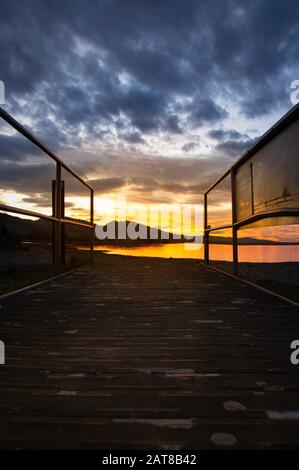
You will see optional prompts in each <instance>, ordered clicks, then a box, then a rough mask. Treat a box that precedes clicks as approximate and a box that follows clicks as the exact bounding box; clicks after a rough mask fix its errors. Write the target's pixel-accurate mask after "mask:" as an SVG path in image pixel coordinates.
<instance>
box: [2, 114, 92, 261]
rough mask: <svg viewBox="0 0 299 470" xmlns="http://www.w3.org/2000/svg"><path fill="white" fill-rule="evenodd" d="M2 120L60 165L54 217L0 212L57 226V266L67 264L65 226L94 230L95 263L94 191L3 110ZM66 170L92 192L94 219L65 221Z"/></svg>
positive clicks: (23, 211) (8, 209) (14, 209)
mask: <svg viewBox="0 0 299 470" xmlns="http://www.w3.org/2000/svg"><path fill="white" fill-rule="evenodd" d="M0 117H1V118H2V119H3V120H4V121H6V122H7V123H8V124H9V125H10V126H11V127H13V128H14V129H15V130H16V131H17V132H19V133H20V134H22V135H23V136H24V137H25V138H26V139H27V140H29V141H30V142H31V143H33V144H34V145H35V146H36V147H38V148H39V149H40V150H41V151H42V152H43V153H45V154H46V155H48V156H49V157H50V158H52V160H54V161H55V162H56V179H55V180H54V181H53V183H52V208H53V215H52V216H50V215H46V214H42V213H40V212H35V211H31V210H28V209H22V208H18V207H14V206H9V205H6V204H0V210H1V211H5V212H11V213H15V214H21V215H27V216H30V217H37V218H40V219H45V220H48V221H50V222H52V223H53V236H52V242H53V262H54V263H55V264H64V261H65V240H64V229H63V228H64V225H65V224H69V225H75V226H80V227H84V228H88V229H89V230H90V254H91V260H92V259H93V244H94V190H93V188H92V186H90V185H89V184H88V183H87V182H86V181H85V180H84V179H83V178H82V177H81V176H80V175H78V173H77V172H75V171H74V170H73V169H72V168H70V167H69V166H68V165H67V164H66V163H64V162H63V161H62V160H61V159H60V158H59V157H58V156H57V155H56V154H55V153H54V152H52V151H51V150H49V149H48V148H47V147H46V146H45V145H44V144H43V143H42V142H40V141H39V140H38V139H37V138H36V137H35V136H34V135H33V134H31V132H29V131H28V130H27V129H26V128H25V127H24V126H22V125H21V124H20V123H19V122H18V121H17V120H16V119H14V118H13V117H12V116H11V115H10V114H8V113H7V112H6V111H4V109H3V108H1V107H0ZM62 168H63V169H64V170H66V171H67V172H68V173H70V174H71V175H72V176H73V177H74V178H76V179H77V180H78V181H79V182H80V183H82V184H83V185H84V186H86V187H87V188H88V189H89V191H90V220H89V222H88V221H83V220H82V221H78V220H75V219H72V218H65V216H64V182H63V181H62V179H61V169H62Z"/></svg>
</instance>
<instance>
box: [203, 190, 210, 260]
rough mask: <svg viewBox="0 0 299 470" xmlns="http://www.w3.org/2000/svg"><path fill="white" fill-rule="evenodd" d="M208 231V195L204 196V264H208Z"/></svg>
mask: <svg viewBox="0 0 299 470" xmlns="http://www.w3.org/2000/svg"><path fill="white" fill-rule="evenodd" d="M207 229H208V193H205V194H204V236H203V239H204V250H205V263H206V264H209V232H208V231H207Z"/></svg>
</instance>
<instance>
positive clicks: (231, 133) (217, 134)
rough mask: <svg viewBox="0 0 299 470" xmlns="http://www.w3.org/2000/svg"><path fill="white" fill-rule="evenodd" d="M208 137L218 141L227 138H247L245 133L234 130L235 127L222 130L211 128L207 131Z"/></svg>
mask: <svg viewBox="0 0 299 470" xmlns="http://www.w3.org/2000/svg"><path fill="white" fill-rule="evenodd" d="M208 135H209V137H211V138H212V139H214V140H218V141H220V142H222V141H224V140H228V139H235V140H237V139H245V138H246V139H248V135H247V134H241V132H239V131H237V130H235V129H228V130H223V129H212V130H211V131H209V133H208Z"/></svg>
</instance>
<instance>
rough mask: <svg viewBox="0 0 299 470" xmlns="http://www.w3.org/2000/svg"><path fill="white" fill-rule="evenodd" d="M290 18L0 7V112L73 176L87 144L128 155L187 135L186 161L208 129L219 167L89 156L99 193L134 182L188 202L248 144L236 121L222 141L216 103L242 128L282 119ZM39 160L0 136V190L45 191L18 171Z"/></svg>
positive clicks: (279, 8) (244, 8)
mask: <svg viewBox="0 0 299 470" xmlns="http://www.w3.org/2000/svg"><path fill="white" fill-rule="evenodd" d="M298 17H299V3H298V2H297V1H296V0H289V1H288V2H283V1H281V0H273V1H271V2H269V1H266V0H252V1H250V2H245V1H237V0H229V1H227V2H223V1H221V0H203V1H200V2H199V1H197V0H188V1H187V2H183V1H179V0H164V1H160V2H158V1H156V0H109V1H107V0H101V1H96V0H89V1H88V2H85V3H84V4H83V3H82V2H81V1H79V0H64V1H63V2H61V1H58V0H53V1H52V2H46V1H41V0H31V1H30V2H8V1H5V0H2V2H1V17H0V55H1V72H0V73H1V76H0V79H1V80H3V81H4V82H5V85H6V99H7V104H6V109H7V110H8V111H10V112H11V113H12V114H13V115H16V116H19V115H20V116H23V117H24V116H26V121H25V122H26V123H27V122H28V123H30V125H29V124H28V125H29V127H32V129H33V131H34V132H35V133H36V134H37V135H38V136H39V137H40V138H41V139H42V140H43V141H44V142H45V144H46V145H49V146H50V147H51V148H53V150H55V151H57V152H59V153H61V156H62V157H64V155H65V153H68V154H71V152H72V151H74V152H75V151H78V152H81V153H82V155H85V157H84V158H83V157H82V159H81V160H80V165H79V166H80V169H81V170H83V172H85V171H86V172H88V169H89V168H91V161H90V160H88V158H89V157H88V155H87V152H85V149H86V148H88V147H89V146H90V145H92V142H93V140H94V139H97V145H98V141H100V142H101V144H103V142H108V144H109V145H110V147H111V146H113V145H115V146H116V142H117V143H120V144H121V145H123V146H124V147H133V146H128V145H125V143H131V144H144V142H148V143H149V142H151V140H150V139H151V137H152V135H154V136H159V137H160V138H161V141H163V142H170V141H172V139H173V140H175V139H178V138H181V139H182V136H185V135H186V138H185V140H187V142H186V144H184V145H183V146H182V150H183V151H184V152H188V151H190V150H192V148H194V147H193V142H192V141H191V139H192V137H191V138H190V137H189V136H188V135H187V134H188V133H189V134H190V133H194V131H196V129H199V131H200V128H203V129H205V127H207V129H211V127H214V129H213V130H211V131H210V132H209V137H210V138H212V139H214V140H215V144H216V147H215V153H216V154H217V155H218V156H219V154H221V156H222V157H221V159H219V158H218V159H217V158H213V157H215V155H214V156H213V155H211V156H210V160H209V159H208V158H196V159H191V158H189V157H188V156H184V158H182V159H181V161H180V160H178V159H175V158H172V157H169V158H164V157H160V156H159V155H157V154H158V153H162V151H161V152H160V149H158V150H157V149H155V151H156V154H155V156H154V157H153V156H149V154H147V153H146V152H148V153H149V152H150V150H151V149H150V148H149V147H150V145H148V146H145V145H144V146H141V145H140V146H138V148H139V149H141V150H142V151H141V150H140V152H139V154H138V155H137V156H136V155H135V154H134V155H133V156H130V155H129V154H127V153H125V152H124V154H122V155H120V154H119V153H116V155H113V152H112V150H111V151H110V152H107V155H106V154H105V153H103V152H102V150H103V149H102V148H99V151H98V154H97V159H98V161H97V162H95V168H96V169H97V171H98V174H100V175H101V178H100V179H98V178H95V179H96V181H94V183H95V185H96V189H97V191H98V193H103V192H105V191H106V192H108V191H113V190H118V189H120V188H122V187H124V186H125V185H130V184H132V185H133V186H134V185H136V180H135V179H136V178H137V177H142V178H144V184H142V183H140V186H138V185H137V186H138V187H137V186H136V191H139V189H138V188H139V187H140V188H144V191H146V190H149V188H150V187H152V188H153V189H152V191H153V193H154V192H155V188H160V190H161V189H163V190H165V191H168V190H170V188H171V187H172V191H173V192H176V189H178V188H181V190H182V191H187V192H188V191H189V190H188V188H193V189H194V191H196V192H197V190H198V189H199V187H204V185H205V184H206V183H207V182H208V180H211V179H213V176H214V174H219V173H220V172H221V170H222V168H224V167H225V166H226V165H227V164H228V163H229V160H230V157H233V156H238V155H240V154H241V153H242V152H243V151H244V150H246V149H247V148H249V147H250V146H251V145H252V143H253V142H254V140H253V139H251V138H249V137H248V136H247V135H246V134H241V133H240V132H239V130H238V122H237V121H236V129H230V130H223V128H224V127H225V125H224V124H223V121H225V119H226V117H227V116H228V115H229V112H230V109H229V106H228V107H226V105H224V103H232V106H234V107H236V108H238V107H240V112H241V114H242V115H244V116H246V117H248V118H256V117H259V116H264V115H265V116H267V115H270V114H271V113H272V112H274V111H275V112H276V111H279V112H281V111H282V110H287V109H288V108H289V107H290V102H289V85H290V82H291V80H293V79H295V78H297V75H298V73H299V70H298V55H299V43H298V40H297V39H298V34H299V22H298ZM188 140H190V142H188ZM103 145H104V144H103ZM179 145H180V146H181V145H182V144H181V143H179ZM136 147H137V145H136ZM106 148H107V147H106ZM104 150H105V149H104ZM37 152H38V151H37V150H36V149H34V147H33V146H31V145H30V144H27V143H24V142H21V140H20V139H19V138H17V137H16V136H11V137H8V136H5V135H1V138H0V158H1V167H0V184H1V187H2V188H9V187H10V188H15V189H16V190H19V191H22V192H23V193H24V192H25V193H26V194H27V192H28V191H29V190H30V188H32V186H34V189H33V188H32V192H34V194H35V193H36V194H38V192H39V191H40V192H42V191H46V189H45V188H49V184H50V181H51V178H52V177H53V175H52V169H51V168H50V166H49V167H48V166H47V165H46V164H36V163H35V161H34V164H33V163H32V161H31V163H30V167H28V168H25V165H22V166H21V165H18V162H19V163H20V162H21V161H22V162H24V161H26V160H29V159H31V157H35V156H36V154H37ZM108 157H109V158H108ZM220 160H221V161H220ZM97 165H98V166H97ZM134 181H135V183H134ZM169 181H171V184H170V183H169ZM199 181H200V182H199ZM167 185H168V186H167ZM197 185H198V186H197ZM70 188H72V187H70ZM167 188H168V189H167ZM140 192H141V191H139V193H140ZM147 196H148V197H149V195H147ZM41 202H42V201H41Z"/></svg>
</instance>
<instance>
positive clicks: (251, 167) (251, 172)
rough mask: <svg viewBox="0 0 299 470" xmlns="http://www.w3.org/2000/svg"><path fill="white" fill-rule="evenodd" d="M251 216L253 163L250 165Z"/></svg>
mask: <svg viewBox="0 0 299 470" xmlns="http://www.w3.org/2000/svg"><path fill="white" fill-rule="evenodd" d="M250 190H251V215H253V214H254V193H253V163H252V162H251V163H250Z"/></svg>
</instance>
